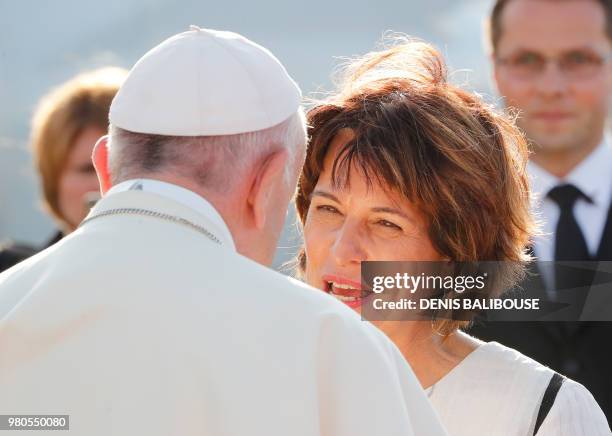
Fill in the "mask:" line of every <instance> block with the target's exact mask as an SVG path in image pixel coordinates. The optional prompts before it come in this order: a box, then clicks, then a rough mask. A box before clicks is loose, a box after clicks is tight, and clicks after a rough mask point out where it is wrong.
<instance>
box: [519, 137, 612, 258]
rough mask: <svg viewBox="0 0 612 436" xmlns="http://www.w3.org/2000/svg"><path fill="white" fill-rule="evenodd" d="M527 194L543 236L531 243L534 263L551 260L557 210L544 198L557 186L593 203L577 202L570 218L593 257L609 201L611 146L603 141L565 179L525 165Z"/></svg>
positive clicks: (611, 192) (611, 190) (533, 166)
mask: <svg viewBox="0 0 612 436" xmlns="http://www.w3.org/2000/svg"><path fill="white" fill-rule="evenodd" d="M527 171H528V172H529V176H530V182H531V190H532V193H533V196H534V198H533V202H532V209H533V211H534V213H535V214H536V216H537V217H538V219H539V220H540V221H541V225H542V233H543V236H541V237H538V238H536V239H535V241H534V242H535V244H534V251H535V254H536V256H537V257H538V260H542V261H547V260H554V258H555V229H556V228H557V223H558V221H559V215H560V210H559V206H558V205H557V203H555V202H554V201H553V200H551V199H550V198H548V197H547V196H546V194H548V192H549V191H550V190H551V189H552V188H554V187H555V186H557V185H561V184H566V183H570V184H572V185H575V186H576V187H577V188H578V189H580V190H581V191H582V192H583V193H584V194H586V195H587V196H588V197H590V198H591V199H592V200H593V203H589V202H587V201H586V200H585V199H584V198H579V199H578V200H577V201H576V204H575V205H574V216H575V217H576V221H577V222H578V225H579V226H580V229H581V230H582V233H583V235H584V239H585V241H586V244H587V247H588V249H589V252H590V253H591V255H595V254H596V253H597V249H598V248H599V242H600V240H601V236H602V234H603V230H604V226H605V224H606V218H607V217H608V209H609V208H610V199H611V198H612V145H611V144H610V141H609V140H607V141H604V142H602V143H601V144H599V146H597V148H596V149H595V150H593V152H591V154H590V155H589V156H587V158H586V159H584V160H583V161H582V162H581V163H580V164H579V165H578V166H577V167H576V168H574V169H573V170H572V171H571V172H570V173H569V174H568V175H567V176H566V177H565V178H563V179H559V178H558V177H555V176H553V175H552V174H550V173H549V172H548V171H546V170H545V169H543V168H542V167H540V166H538V165H537V164H536V163H534V162H532V161H529V164H528V165H527Z"/></svg>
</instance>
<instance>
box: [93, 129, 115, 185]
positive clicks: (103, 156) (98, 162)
mask: <svg viewBox="0 0 612 436" xmlns="http://www.w3.org/2000/svg"><path fill="white" fill-rule="evenodd" d="M91 159H92V161H93V165H94V168H95V169H96V173H97V174H98V182H99V183H100V192H101V193H102V195H104V194H106V191H108V190H109V189H110V188H111V186H112V184H111V178H110V172H109V171H108V135H104V136H103V137H101V138H100V139H98V142H96V145H94V149H93V154H92V156H91Z"/></svg>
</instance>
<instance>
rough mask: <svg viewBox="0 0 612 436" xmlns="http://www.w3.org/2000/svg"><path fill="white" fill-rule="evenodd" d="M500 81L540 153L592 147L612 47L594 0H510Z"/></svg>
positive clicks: (609, 77)
mask: <svg viewBox="0 0 612 436" xmlns="http://www.w3.org/2000/svg"><path fill="white" fill-rule="evenodd" d="M500 21H501V37H500V39H499V42H498V44H497V49H496V53H495V70H494V72H495V80H496V82H497V87H498V90H499V92H500V94H501V95H502V96H503V97H504V98H505V100H506V105H507V106H509V107H513V108H516V109H518V110H519V114H520V115H519V119H518V124H519V126H520V127H521V128H522V129H523V131H524V132H525V133H526V134H527V136H528V137H529V139H530V140H532V141H533V142H535V144H537V145H538V146H539V147H541V148H542V150H549V151H561V150H570V149H576V148H580V147H589V146H590V147H593V146H594V145H596V144H597V143H598V142H599V141H601V137H602V134H603V129H604V124H605V120H606V116H607V111H608V99H609V95H610V91H611V90H612V73H611V71H612V69H611V67H610V62H609V61H608V59H609V56H610V55H611V52H612V45H611V42H610V39H609V38H608V36H607V34H606V31H605V28H606V15H605V12H604V10H603V8H602V6H601V5H600V4H599V3H598V2H596V1H585V0H565V1H551V0H513V1H511V2H509V3H508V5H507V6H506V8H505V9H504V11H503V13H502V16H501V20H500Z"/></svg>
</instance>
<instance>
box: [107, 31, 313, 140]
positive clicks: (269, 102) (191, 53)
mask: <svg viewBox="0 0 612 436" xmlns="http://www.w3.org/2000/svg"><path fill="white" fill-rule="evenodd" d="M300 101H301V92H300V89H299V87H298V86H297V84H296V83H295V82H294V81H293V79H292V78H291V77H290V76H289V74H288V73H287V71H286V70H285V68H284V67H283V65H282V64H281V63H280V62H279V61H278V59H276V57H274V55H273V54H272V53H270V51H268V50H267V49H265V48H264V47H262V46H260V45H258V44H255V43H254V42H252V41H250V40H248V39H247V38H245V37H243V36H241V35H239V34H236V33H233V32H225V31H217V30H210V29H201V28H199V27H197V26H191V30H189V31H187V32H183V33H179V34H178V35H175V36H173V37H171V38H169V39H167V40H165V41H164V42H162V43H161V44H159V45H158V46H156V47H154V48H153V49H151V50H150V51H149V52H148V53H146V54H145V55H144V56H143V57H142V58H141V59H140V60H139V61H138V62H136V64H135V65H134V67H133V68H132V70H131V71H130V73H129V75H128V77H127V79H126V80H125V82H124V84H123V86H121V88H120V90H119V92H118V93H117V95H116V97H115V98H114V100H113V103H112V105H111V108H110V116H109V118H110V122H111V124H113V125H115V126H117V127H119V128H122V129H124V130H129V131H132V132H138V133H149V134H157V135H171V136H213V135H232V134H238V133H245V132H253V131H257V130H263V129H266V128H269V127H272V126H274V125H276V124H279V123H281V122H282V121H284V120H286V119H287V118H289V117H290V116H291V115H293V114H294V113H295V112H296V111H297V110H298V107H299V105H300Z"/></svg>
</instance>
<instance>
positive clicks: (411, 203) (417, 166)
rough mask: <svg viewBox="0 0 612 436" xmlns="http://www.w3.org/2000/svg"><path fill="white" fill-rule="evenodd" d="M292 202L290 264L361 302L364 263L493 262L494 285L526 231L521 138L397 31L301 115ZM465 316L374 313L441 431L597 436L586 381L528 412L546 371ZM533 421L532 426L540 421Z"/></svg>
mask: <svg viewBox="0 0 612 436" xmlns="http://www.w3.org/2000/svg"><path fill="white" fill-rule="evenodd" d="M308 119H309V125H310V135H311V142H310V144H309V148H308V151H307V156H306V161H305V164H304V169H303V173H302V175H301V178H300V184H299V187H298V192H297V197H296V206H297V210H298V214H299V218H300V220H301V222H302V224H303V226H304V241H305V246H304V250H303V252H302V253H301V255H300V259H299V260H300V270H301V271H300V272H301V275H302V277H303V278H304V279H305V281H307V282H308V283H309V284H311V285H312V286H314V287H316V288H319V289H321V290H323V291H324V292H327V293H328V294H330V295H331V296H333V297H335V298H337V299H339V300H340V301H342V302H344V303H346V304H347V305H349V306H350V307H352V308H354V309H356V310H359V307H360V305H361V304H362V293H361V289H360V287H361V271H360V265H361V262H363V261H380V260H385V261H455V262H464V261H468V262H469V261H474V262H476V261H483V260H486V261H500V262H503V263H500V265H502V267H501V269H500V270H499V272H498V278H499V280H500V281H501V283H503V284H504V287H509V286H510V285H512V284H514V283H516V282H517V281H518V279H519V278H520V277H521V275H522V273H523V269H524V264H525V263H526V262H527V261H529V255H528V254H527V252H526V249H525V247H526V245H527V244H528V242H529V239H530V236H531V235H532V234H533V231H534V222H533V219H532V217H531V215H530V213H529V189H528V181H527V176H526V172H525V166H526V162H527V146H526V143H525V141H524V139H523V137H522V136H521V134H520V133H519V132H518V130H517V129H516V128H515V127H514V125H513V123H512V122H511V121H509V120H507V119H506V118H504V116H502V115H500V114H497V113H496V111H494V110H493V109H492V108H490V107H489V106H487V105H485V104H484V103H483V102H482V101H481V100H480V99H479V98H477V97H476V96H474V95H472V94H470V93H468V92H465V91H463V90H461V89H460V88H458V87H455V86H453V85H451V84H450V83H448V81H447V78H446V71H445V67H444V64H443V60H442V58H441V56H440V55H439V54H438V53H437V52H436V51H435V50H434V49H433V48H432V47H431V46H429V45H427V44H424V43H420V42H411V41H407V40H401V41H400V42H399V43H397V44H396V45H394V46H392V47H390V48H388V49H385V50H382V51H379V52H372V53H370V54H368V55H366V56H365V57H363V58H361V59H358V60H356V61H354V62H353V63H352V64H350V66H349V67H348V69H347V72H346V74H345V76H344V80H343V81H342V84H341V87H340V90H339V91H338V92H337V93H336V94H335V95H333V96H331V97H329V98H328V99H327V100H326V101H324V102H322V103H321V104H319V105H317V106H315V107H314V108H313V109H312V110H311V111H310V112H309V114H308ZM467 323H468V321H453V320H449V319H436V320H434V321H433V322H426V321H409V322H381V323H376V324H377V325H378V326H379V327H380V328H381V329H382V330H383V331H384V332H385V333H386V334H387V335H388V336H389V337H390V338H391V339H392V340H393V341H394V342H395V344H396V345H397V346H398V347H399V348H400V350H401V351H402V353H403V354H404V356H405V357H406V359H407V360H408V362H409V363H410V364H411V366H412V368H413V369H414V372H415V373H416V375H417V377H418V378H419V380H420V382H421V384H422V385H423V387H424V388H426V389H427V391H428V394H429V395H430V398H431V401H432V403H433V405H434V407H435V408H436V409H437V411H438V413H439V415H440V417H441V418H442V421H443V422H444V423H445V425H446V427H447V429H448V430H449V432H450V434H451V435H463V434H465V435H474V434H479V435H480V434H491V435H493V434H495V435H528V434H534V433H535V430H536V427H538V428H539V433H538V434H539V435H543V434H551V435H552V434H559V431H561V430H563V431H568V429H572V430H574V429H580V428H581V426H582V428H583V429H588V431H586V430H577V431H575V432H572V433H571V434H585V435H586V434H589V435H591V434H609V433H607V432H609V430H608V428H607V425H606V421H605V417H603V414H602V413H601V410H600V409H599V407H598V406H597V404H596V403H595V401H594V399H593V397H592V396H591V395H590V393H589V392H588V391H587V390H586V389H585V388H584V387H583V386H582V385H579V384H577V383H575V382H573V381H570V380H568V381H565V382H564V383H563V385H562V387H561V390H560V391H559V394H558V397H557V400H556V401H555V403H554V406H553V407H552V408H551V409H550V412H549V413H548V418H547V419H546V420H544V422H543V423H542V422H538V423H537V424H536V415H537V412H538V410H539V408H540V403H541V399H542V395H543V394H544V391H545V390H546V387H547V385H548V383H549V380H551V377H552V375H553V372H552V371H550V370H548V369H547V368H544V367H543V366H542V365H539V364H538V363H537V362H535V361H533V360H531V359H529V358H527V357H525V356H523V355H521V354H520V353H518V352H516V351H514V350H512V349H509V348H506V347H503V346H502V345H500V344H497V343H481V342H479V341H477V340H476V339H474V338H471V337H470V336H468V335H466V334H465V333H463V332H461V331H460V330H459V328H460V327H462V326H465V325H466V324H467ZM540 425H541V427H540Z"/></svg>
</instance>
